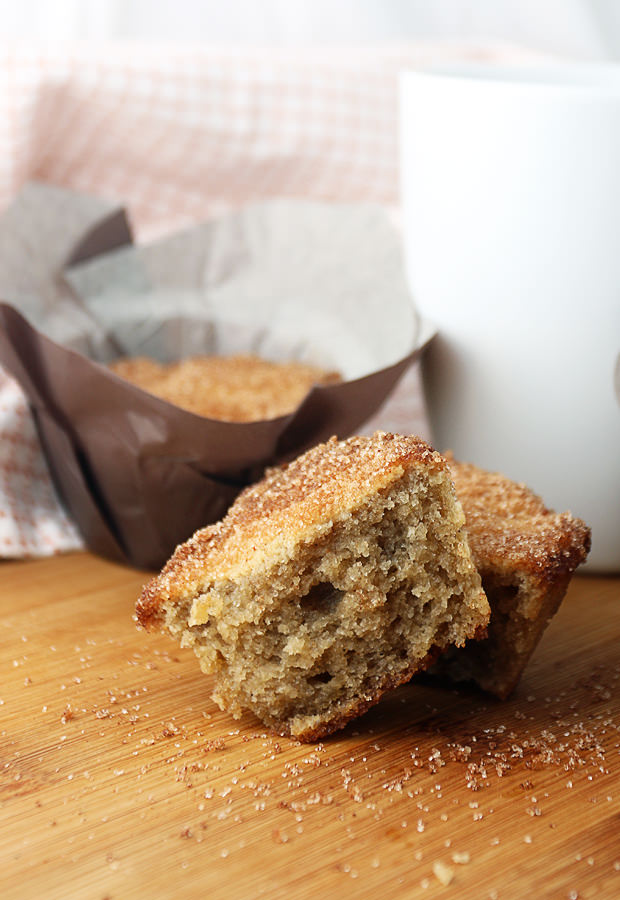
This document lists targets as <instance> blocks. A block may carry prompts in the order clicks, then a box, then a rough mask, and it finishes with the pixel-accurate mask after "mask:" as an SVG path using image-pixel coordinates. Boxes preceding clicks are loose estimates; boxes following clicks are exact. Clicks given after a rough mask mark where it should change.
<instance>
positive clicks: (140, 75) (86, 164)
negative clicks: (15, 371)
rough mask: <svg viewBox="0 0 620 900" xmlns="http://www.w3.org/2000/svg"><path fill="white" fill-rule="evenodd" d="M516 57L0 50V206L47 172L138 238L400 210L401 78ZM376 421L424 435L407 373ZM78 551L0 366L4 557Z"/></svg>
mask: <svg viewBox="0 0 620 900" xmlns="http://www.w3.org/2000/svg"><path fill="white" fill-rule="evenodd" d="M515 55H516V56H517V57H518V58H522V54H521V52H520V51H514V50H513V49H512V48H506V47H503V46H497V45H493V46H485V45H480V46H473V47H472V46H463V45H457V44H442V45H437V44H429V43H421V44H416V45H413V46H387V47H386V46H384V47H381V48H366V49H343V50H335V49H330V50H306V51H298V50H295V51H288V50H286V51H284V50H278V51H268V50H248V49H243V50H216V49H195V48H194V49H192V48H186V47H183V48H180V47H175V48H170V47H153V46H152V45H148V46H131V45H127V44H124V45H119V46H116V45H104V46H97V45H87V46H66V45H62V46H53V47H51V48H50V46H47V47H46V48H45V49H43V48H37V47H32V46H28V47H13V48H11V49H4V50H2V49H0V82H1V83H4V84H6V85H8V90H7V91H5V92H0V209H2V208H4V207H5V206H6V205H7V204H8V203H9V202H10V200H11V199H12V198H13V197H14V196H15V195H16V194H17V192H18V191H19V189H20V188H21V186H22V185H23V184H24V183H25V182H27V181H30V180H35V179H36V180H39V181H46V182H49V183H52V184H56V185H59V186H62V187H66V188H71V189H73V190H77V191H82V192H86V193H91V194H96V195H99V196H102V197H105V198H108V199H110V200H115V201H119V202H120V203H122V204H123V205H124V206H125V207H126V208H127V210H128V212H129V215H130V218H131V222H132V226H133V229H134V233H135V234H136V236H137V238H138V239H139V240H144V239H150V238H152V237H154V236H158V235H161V234H163V233H165V232H169V231H172V230H175V229H177V228H179V227H182V226H188V225H191V224H195V223H197V222H200V221H203V220H205V219H207V218H209V217H211V216H213V215H215V214H220V213H222V212H224V211H226V210H230V209H233V208H235V207H239V206H241V205H242V204H245V203H248V202H252V201H258V200H265V199H267V198H272V197H298V198H306V199H312V200H327V201H333V202H346V203H355V202H371V203H378V204H382V205H385V206H387V207H396V206H397V203H398V167H397V142H398V129H397V84H398V74H399V72H400V71H401V70H402V69H404V68H410V67H413V66H422V65H428V64H431V63H436V62H442V61H446V60H452V59H463V58H469V59H472V58H474V59H489V60H494V59H503V60H505V59H506V58H507V57H510V56H515ZM375 424H376V425H377V426H381V427H384V428H392V429H393V430H401V431H416V430H417V431H423V430H424V428H425V419H424V411H423V404H422V400H421V396H420V392H419V388H418V385H417V381H416V376H415V374H413V375H409V376H407V377H406V378H405V379H404V380H403V382H401V386H400V389H399V391H397V393H396V395H395V396H394V397H393V398H392V400H391V403H390V405H389V408H386V409H384V410H383V411H382V413H381V415H380V416H379V417H375V421H373V423H371V427H374V425H375ZM81 546H82V541H81V538H80V535H79V534H78V532H77V530H76V528H75V527H74V525H73V523H72V522H71V521H70V520H69V519H68V517H67V515H66V514H65V512H64V511H63V509H62V507H61V505H60V503H59V502H58V499H57V497H56V494H55V491H54V488H53V486H52V483H51V480H50V476H49V473H48V469H47V466H46V463H45V460H44V458H43V456H42V453H41V449H40V446H39V443H38V439H37V436H36V432H35V430H34V426H33V424H32V421H31V418H30V414H29V412H28V408H27V405H26V403H25V400H24V397H23V395H22V393H21V390H20V388H19V387H18V386H17V385H16V384H15V382H14V381H12V379H10V378H9V377H8V376H7V375H6V374H5V373H4V372H3V371H2V370H1V369H0V556H4V557H22V556H38V555H47V554H51V553H55V552H60V551H66V550H71V549H76V548H79V547H81Z"/></svg>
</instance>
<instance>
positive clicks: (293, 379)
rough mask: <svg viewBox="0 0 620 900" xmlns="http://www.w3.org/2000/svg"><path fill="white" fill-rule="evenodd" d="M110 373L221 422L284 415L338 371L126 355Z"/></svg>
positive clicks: (247, 360)
mask: <svg viewBox="0 0 620 900" xmlns="http://www.w3.org/2000/svg"><path fill="white" fill-rule="evenodd" d="M110 369H111V370H112V371H113V372H114V373H115V374H116V375H119V376H120V377H121V378H124V379H126V380H127V381H130V382H131V383H132V384H134V385H136V386H137V387H140V388H142V389H143V390H145V391H149V392H150V393H151V394H155V395H156V396H158V397H161V398H162V399H164V400H167V401H169V402H170V403H174V404H175V405H176V406H180V407H182V408H183V409H187V410H189V411H190V412H193V413H196V414H197V415H200V416H205V417H207V418H210V419H219V420H221V421H226V422H251V421H258V420H261V419H273V418H277V417H278V416H282V415H286V414H287V413H290V412H292V411H293V410H294V409H295V408H296V407H297V406H298V405H299V404H300V403H301V401H302V400H303V399H304V397H305V396H306V394H307V393H308V392H309V391H310V389H311V388H312V387H313V385H315V384H332V383H334V382H338V381H340V380H341V379H340V376H339V375H338V373H336V372H327V371H324V370H323V369H320V368H318V367H316V366H310V365H306V364H303V363H298V362H289V363H275V362H269V361H268V360H264V359H260V358H259V357H257V356H252V355H238V356H195V357H191V358H189V359H185V360H182V361H181V362H177V363H170V364H167V365H166V364H162V363H158V362H155V360H153V359H149V358H147V357H133V358H131V357H129V358H124V359H118V360H116V361H115V362H113V363H111V364H110Z"/></svg>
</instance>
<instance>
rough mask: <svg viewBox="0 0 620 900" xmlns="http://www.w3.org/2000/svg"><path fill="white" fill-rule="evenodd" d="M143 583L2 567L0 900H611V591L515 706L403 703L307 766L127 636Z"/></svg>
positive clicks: (364, 722) (438, 695)
mask: <svg viewBox="0 0 620 900" xmlns="http://www.w3.org/2000/svg"><path fill="white" fill-rule="evenodd" d="M145 578H146V576H144V575H143V574H142V573H139V572H135V571H133V570H130V569H127V568H124V567H122V566H119V565H114V564H111V563H109V562H105V561H102V560H101V559H97V558H96V557H93V556H91V555H89V554H74V555H70V556H65V557H58V558H54V559H51V560H44V561H36V562H16V563H7V562H5V563H2V564H0V622H1V630H0V641H1V655H0V666H1V677H0V703H1V705H0V717H1V718H0V723H1V725H0V737H1V744H0V746H1V749H2V759H1V763H2V781H1V782H0V786H1V793H0V862H1V865H0V896H2V897H6V898H10V900H14V898H15V900H18V898H46V900H53V898H71V900H79V898H89V900H90V898H95V900H104V898H106V900H132V898H144V897H148V898H167V897H171V898H172V897H174V898H194V897H196V898H198V897H200V898H203V897H206V898H213V900H218V898H244V900H245V898H254V897H266V898H281V897H282V898H283V897H287V898H296V900H297V898H312V900H318V898H325V897H328V898H331V897H338V898H346V897H355V898H366V897H368V898H371V897H372V898H377V897H381V898H386V900H387V898H394V897H398V898H418V897H420V898H429V900H433V898H443V897H451V898H453V897H458V898H476V900H479V898H489V900H490V898H497V900H513V898H514V900H517V898H518V900H522V898H523V897H526V896H527V895H530V896H531V897H532V898H562V900H568V898H580V900H581V898H597V900H606V898H609V900H617V898H620V690H619V688H620V684H619V680H620V579H617V578H594V577H585V576H581V577H577V578H576V579H574V581H573V583H572V585H571V588H570V590H569V594H568V596H567V598H566V600H565V602H564V604H563V606H562V608H561V610H560V612H559V613H558V615H557V616H556V618H555V619H554V621H553V623H552V624H551V626H550V627H549V629H548V631H547V633H546V635H545V637H544V639H543V641H542V643H541V645H540V647H539V649H538V651H537V652H536V655H535V657H534V658H533V659H532V661H531V663H530V665H529V667H528V670H527V672H526V675H525V676H524V678H523V680H522V682H521V684H520V686H519V688H518V690H517V692H516V694H515V695H514V697H513V698H512V699H511V700H510V701H508V702H506V703H499V702H496V701H493V700H491V699H489V698H487V697H483V696H482V695H480V694H475V693H467V692H458V693H457V692H455V691H452V690H448V689H445V688H441V687H439V686H436V685H430V684H416V685H409V686H407V687H405V688H401V689H400V690H398V691H397V692H395V693H394V694H393V695H392V696H391V697H389V698H387V699H385V700H384V701H383V702H382V703H381V704H380V705H379V706H378V707H376V708H375V709H374V710H371V711H370V712H369V713H368V714H366V715H365V716H364V717H363V718H362V719H360V720H359V721H357V722H356V723H354V724H353V725H352V726H350V727H349V728H348V729H347V730H346V731H344V732H342V733H341V734H339V735H336V736H334V737H332V738H330V739H329V740H326V741H325V742H323V743H321V744H312V745H301V744H297V743H296V742H292V741H290V740H287V739H285V738H278V737H274V736H273V735H271V734H269V733H266V732H265V730H264V729H263V727H262V726H261V725H260V724H259V723H258V722H257V721H256V720H254V719H252V718H251V717H250V716H248V717H247V718H244V719H242V720H241V721H235V720H233V719H231V718H230V717H229V716H227V715H225V714H224V713H222V712H220V711H219V709H218V708H217V707H215V706H214V704H213V703H212V701H211V700H210V699H209V693H210V686H211V685H210V679H209V678H208V677H206V676H204V675H202V674H201V673H200V671H199V669H198V665H197V662H196V660H195V658H194V656H193V654H191V653H190V652H189V651H183V650H179V649H178V648H177V647H176V646H175V645H174V644H173V643H172V642H171V641H170V640H168V639H167V638H164V637H160V636H157V635H151V634H146V633H144V632H141V631H139V630H138V629H137V628H136V625H135V623H134V621H133V619H132V615H133V607H134V602H135V599H136V596H137V594H138V592H139V589H140V587H141V584H142V582H143V581H144V580H145Z"/></svg>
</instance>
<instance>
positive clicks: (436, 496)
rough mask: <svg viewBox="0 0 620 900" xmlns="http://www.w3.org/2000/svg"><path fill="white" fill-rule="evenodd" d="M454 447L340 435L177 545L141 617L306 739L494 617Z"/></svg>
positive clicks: (270, 720)
mask: <svg viewBox="0 0 620 900" xmlns="http://www.w3.org/2000/svg"><path fill="white" fill-rule="evenodd" d="M463 524H464V516H463V512H462V509H461V506H460V504H459V502H458V501H457V499H456V496H455V491H454V487H453V484H452V481H451V479H450V472H449V469H448V466H447V463H446V461H445V459H444V458H443V457H442V456H441V455H440V454H439V453H437V452H436V451H434V450H433V449H432V448H431V447H430V446H429V445H428V444H426V443H425V442H423V441H421V440H419V439H417V438H413V437H402V436H397V435H392V434H386V433H377V434H375V435H374V436H372V437H355V438H350V439H349V440H346V441H337V440H335V439H332V440H330V441H328V442H327V443H325V444H321V445H319V446H318V447H315V448H313V449H312V450H310V451H308V452H307V453H305V454H304V455H303V456H301V457H299V458H298V459H296V460H295V461H293V462H291V463H290V464H288V465H287V466H284V467H282V468H278V469H274V470H272V471H270V472H268V473H267V475H266V476H265V478H264V479H263V480H262V481H261V482H259V483H258V484H256V485H254V486H252V487H250V488H247V489H246V490H245V491H244V492H243V493H242V494H241V495H240V496H239V497H238V499H237V500H236V502H235V503H234V504H233V506H232V507H231V508H230V510H229V511H228V513H227V515H226V517H225V518H224V519H223V520H222V521H221V522H219V523H218V524H216V525H213V526H209V527H207V528H204V529H202V530H200V531H198V532H197V533H196V534H195V535H194V536H193V537H192V538H191V539H190V540H189V541H188V542H187V543H185V544H183V545H181V546H180V547H178V548H177V550H176V552H175V553H174V555H173V556H172V558H171V559H170V561H169V562H168V563H167V565H166V566H165V568H164V569H163V571H162V573H161V574H160V575H159V576H157V577H156V578H154V579H153V580H152V581H151V582H150V583H149V584H148V585H147V586H146V587H145V589H144V591H143V593H142V596H141V597H140V599H139V601H138V605H137V616H138V620H139V622H140V623H141V624H142V625H143V626H145V627H147V628H160V629H162V630H164V631H167V632H168V633H170V634H171V635H172V636H173V637H175V638H177V639H178V640H179V641H180V642H181V644H182V645H183V646H186V647H191V648H193V650H194V651H195V653H196V655H197V656H198V658H199V660H200V665H201V667H202V669H203V670H204V671H205V672H208V673H214V674H215V689H214V691H213V698H214V699H215V701H216V702H217V703H218V704H219V706H220V707H221V708H222V709H225V710H229V711H230V712H231V713H232V714H233V715H234V716H239V715H240V714H241V712H242V710H244V709H245V710H251V711H252V712H253V713H254V714H255V715H256V716H257V717H258V718H259V719H261V720H262V721H263V722H264V723H265V724H267V725H268V726H270V727H271V728H272V729H274V730H276V731H277V732H279V733H281V734H286V735H291V736H293V737H296V738H298V739H300V740H304V741H311V740H316V739H318V738H320V737H323V736H324V735H326V734H329V733H330V732H333V731H335V730H336V729H338V728H341V727H342V726H344V725H345V724H346V723H347V722H348V721H349V720H350V719H351V718H353V717H354V716H357V715H359V714H361V713H362V712H364V711H365V710H366V709H368V707H370V706H371V705H372V704H374V703H376V702H377V701H378V700H379V698H380V697H381V695H382V694H383V693H384V692H385V691H386V690H388V689H390V688H392V687H395V686H396V685H399V684H402V683H403V682H405V681H407V680H409V679H410V678H411V676H412V675H413V674H414V673H415V672H417V671H420V670H421V669H423V668H425V667H426V666H428V665H429V664H430V662H431V661H432V660H433V659H434V658H435V656H436V655H437V654H438V653H439V652H440V651H442V650H444V649H445V648H446V647H447V646H449V645H452V644H456V645H459V646H460V645H463V644H464V643H465V640H466V639H467V638H472V637H474V636H478V637H479V636H480V635H481V633H483V632H484V628H485V626H486V623H487V621H488V618H489V606H488V603H487V600H486V597H485V595H484V592H483V590H482V587H481V582H480V576H479V574H478V572H477V570H476V567H475V565H474V563H473V560H472V556H471V552H470V549H469V546H468V544H467V540H466V537H465V533H464V530H463Z"/></svg>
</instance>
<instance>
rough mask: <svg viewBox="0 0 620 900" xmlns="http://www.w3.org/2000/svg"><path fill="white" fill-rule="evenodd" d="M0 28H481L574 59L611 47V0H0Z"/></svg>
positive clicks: (289, 36)
mask: <svg viewBox="0 0 620 900" xmlns="http://www.w3.org/2000/svg"><path fill="white" fill-rule="evenodd" d="M0 11H1V17H0V18H1V24H0V30H1V33H2V37H4V38H11V39H24V40H34V39H36V40H63V39H64V40H95V41H97V40H143V39H144V40H150V41H175V42H177V41H178V42H192V43H196V42H197V43H201V44H227V45H231V44H237V45H238V44H269V45H276V46H282V45H290V44H303V45H317V44H327V45H334V44H339V43H340V44H376V43H377V42H394V41H410V40H420V39H431V40H434V39H438V38H441V39H445V38H456V39H465V40H470V39H480V38H489V39H491V38H492V39H494V40H503V41H510V42H516V43H519V44H522V45H525V46H528V47H530V48H533V49H536V50H538V51H542V52H545V53H557V54H562V55H570V56H576V57H580V58H583V59H607V60H609V59H617V58H618V57H619V56H620V3H618V2H617V0H226V2H221V0H20V2H19V3H15V2H14V0H0Z"/></svg>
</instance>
